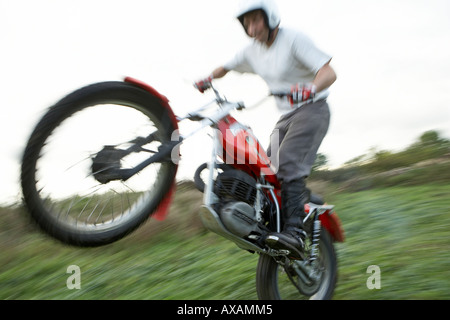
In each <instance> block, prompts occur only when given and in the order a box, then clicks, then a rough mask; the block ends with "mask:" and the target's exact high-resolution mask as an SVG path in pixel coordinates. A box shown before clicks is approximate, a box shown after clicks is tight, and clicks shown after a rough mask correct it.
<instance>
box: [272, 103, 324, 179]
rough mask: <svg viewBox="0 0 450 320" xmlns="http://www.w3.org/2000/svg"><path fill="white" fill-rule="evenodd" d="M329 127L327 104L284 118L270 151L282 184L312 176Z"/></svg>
mask: <svg viewBox="0 0 450 320" xmlns="http://www.w3.org/2000/svg"><path fill="white" fill-rule="evenodd" d="M329 125H330V109H329V107H328V103H327V102H326V100H319V101H316V102H314V103H309V104H306V105H303V106H302V107H300V108H299V109H297V110H294V111H292V112H290V113H288V114H286V115H283V116H282V117H281V118H280V120H279V121H278V123H277V124H276V126H275V128H274V130H273V132H272V134H271V136H270V140H271V141H270V146H269V148H268V150H267V154H268V156H269V157H270V160H271V161H272V164H273V165H274V167H275V170H277V172H276V173H277V178H278V179H279V180H280V182H282V183H284V182H286V183H289V182H291V181H294V180H298V179H300V178H303V177H307V176H309V175H310V173H311V168H312V166H313V164H314V161H315V160H316V156H317V151H318V149H319V147H320V144H321V143H322V140H323V138H324V137H325V135H326V133H327V131H328V127H329ZM275 149H277V150H275Z"/></svg>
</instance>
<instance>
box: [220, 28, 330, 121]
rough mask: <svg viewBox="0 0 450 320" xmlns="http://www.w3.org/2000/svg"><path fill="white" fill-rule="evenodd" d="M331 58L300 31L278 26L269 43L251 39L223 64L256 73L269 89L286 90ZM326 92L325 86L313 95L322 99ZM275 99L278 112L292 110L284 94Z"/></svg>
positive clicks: (310, 78)
mask: <svg viewBox="0 0 450 320" xmlns="http://www.w3.org/2000/svg"><path fill="white" fill-rule="evenodd" d="M331 58H332V57H331V56H329V55H327V54H326V53H324V52H322V51H321V50H319V49H318V48H317V47H316V46H315V45H314V43H313V42H312V41H311V39H310V38H308V37H307V36H306V35H304V34H303V33H300V32H297V31H294V30H291V29H286V28H280V29H279V30H278V34H277V37H276V38H275V41H274V43H273V44H272V45H271V46H270V47H267V46H266V45H265V44H263V43H260V42H258V41H256V40H254V41H253V42H252V43H250V44H249V45H248V46H246V47H245V48H244V49H243V50H241V51H240V52H238V53H237V54H236V55H235V56H234V58H233V59H232V60H231V61H229V62H227V63H226V64H225V65H224V68H225V69H226V70H234V71H237V72H241V73H245V72H248V73H254V74H257V75H259V76H260V77H262V78H263V79H264V80H265V81H266V83H267V85H268V86H269V89H270V91H271V92H273V93H279V92H290V91H291V88H292V86H293V85H295V84H297V83H303V84H308V83H311V82H312V81H313V80H314V78H315V76H316V74H317V72H318V71H319V70H320V69H321V68H322V67H323V66H324V65H325V64H327V63H328V62H329V61H330V60H331ZM327 96H328V90H327V89H326V90H323V91H321V92H319V93H318V94H317V95H316V98H315V99H316V100H318V99H325V98H326V97H327ZM276 102H277V106H278V108H279V110H280V112H281V113H283V114H285V113H287V112H289V111H292V106H291V105H290V104H289V102H288V101H287V99H286V98H284V99H282V98H276Z"/></svg>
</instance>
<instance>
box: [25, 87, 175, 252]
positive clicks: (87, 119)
mask: <svg viewBox="0 0 450 320" xmlns="http://www.w3.org/2000/svg"><path fill="white" fill-rule="evenodd" d="M170 112H171V111H170V110H168V109H167V108H166V107H165V106H164V105H163V104H162V103H161V101H160V100H159V99H158V98H157V97H154V96H153V95H151V94H149V93H148V92H147V91H145V90H143V89H141V88H139V87H136V86H134V85H132V84H129V83H125V82H105V83H98V84H94V85H90V86H88V87H85V88H82V89H79V90H77V91H75V92H73V93H71V94H69V95H68V96H66V97H65V98H63V99H62V100H60V101H59V102H58V103H56V104H55V105H54V106H53V107H51V108H50V109H49V110H48V112H47V113H46V114H45V115H44V116H43V118H42V119H41V121H40V122H39V123H38V124H37V126H36V128H35V129H34V131H33V132H32V134H31V136H30V139H29V141H28V144H27V146H26V149H25V152H24V154H23V159H22V168H21V184H22V192H23V197H24V201H25V204H26V206H27V208H28V211H29V212H30V214H31V216H32V218H33V219H34V220H35V221H36V222H37V224H38V225H39V226H40V227H41V228H42V229H43V230H44V231H45V232H47V233H48V234H50V235H51V236H53V237H55V238H57V239H58V240H60V241H62V242H64V243H67V244H71V245H76V246H99V245H105V244H108V243H111V242H113V241H116V240H118V239H121V238H122V237H124V236H125V235H127V234H129V233H130V232H132V231H133V230H135V229H136V228H137V227H138V226H139V225H141V224H142V223H143V222H144V221H145V220H146V219H147V218H148V217H149V216H150V215H151V214H152V213H153V212H154V211H155V210H156V209H157V207H158V205H159V204H160V203H161V201H162V199H163V198H164V196H165V194H166V193H167V192H168V191H169V190H170V188H171V186H172V185H173V182H174V179H175V175H176V169H177V166H176V165H175V164H174V162H172V161H170V158H169V159H167V157H166V158H164V159H163V160H159V161H157V162H154V163H151V164H150V165H148V166H146V167H145V168H143V169H142V170H140V171H139V172H137V173H136V174H134V175H132V176H131V177H127V178H126V179H125V178H123V179H121V178H118V177H113V176H111V174H110V172H113V171H114V170H116V171H120V170H123V169H125V170H126V169H128V168H133V167H135V166H137V164H139V163H142V162H143V161H144V160H145V159H148V158H149V157H151V156H152V155H155V154H157V153H158V151H159V150H160V147H161V146H162V145H163V144H164V143H167V142H170V141H171V136H172V133H173V131H174V130H175V127H174V126H175V125H176V124H174V123H173V122H172V120H171V115H170ZM139 141H141V142H140V144H139V145H138V147H136V144H137V142H139ZM142 141H145V142H142ZM130 146H135V147H134V149H133V152H129V153H126V155H125V153H124V150H127V149H128V150H129V149H130Z"/></svg>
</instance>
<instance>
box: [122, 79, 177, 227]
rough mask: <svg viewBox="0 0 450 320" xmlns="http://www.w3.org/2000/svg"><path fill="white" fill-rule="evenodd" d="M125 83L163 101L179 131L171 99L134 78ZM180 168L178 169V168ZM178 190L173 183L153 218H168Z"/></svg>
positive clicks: (126, 80)
mask: <svg viewBox="0 0 450 320" xmlns="http://www.w3.org/2000/svg"><path fill="white" fill-rule="evenodd" d="M124 81H125V82H127V83H131V84H134V85H135V86H137V87H139V88H141V89H144V90H145V91H147V92H148V93H150V94H151V95H152V96H154V97H156V98H158V99H159V100H160V101H161V104H162V105H163V106H164V107H165V108H166V109H167V113H168V115H169V117H170V120H171V122H172V125H173V127H174V128H175V130H177V129H178V121H177V118H176V116H175V114H174V113H173V110H172V108H171V107H170V105H169V99H167V98H166V97H165V96H164V95H162V94H160V93H159V92H158V91H157V90H156V89H155V88H153V87H151V86H149V85H148V84H146V83H145V82H143V81H141V80H137V79H134V78H132V77H126V78H125V79H124ZM177 168H178V167H177ZM175 189H176V181H174V182H173V185H172V187H171V188H170V190H169V192H167V194H166V196H165V198H164V199H163V200H162V201H161V203H160V204H159V206H158V208H157V209H156V211H155V212H153V217H154V218H155V219H156V220H159V221H162V220H164V219H165V218H166V217H167V214H168V213H169V209H170V205H171V203H172V199H173V195H174V193H175Z"/></svg>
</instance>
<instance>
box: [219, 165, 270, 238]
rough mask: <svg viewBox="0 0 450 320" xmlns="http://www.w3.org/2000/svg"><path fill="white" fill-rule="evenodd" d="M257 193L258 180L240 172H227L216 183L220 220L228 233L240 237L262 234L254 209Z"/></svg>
mask: <svg viewBox="0 0 450 320" xmlns="http://www.w3.org/2000/svg"><path fill="white" fill-rule="evenodd" d="M256 192H257V190H256V180H255V179H254V178H252V177H251V176H250V175H248V174H246V173H245V172H243V171H240V170H226V171H224V172H223V173H221V174H220V175H219V176H218V177H217V179H216V181H215V186H214V193H215V194H216V195H217V196H218V197H219V199H220V204H221V206H220V208H219V212H220V218H221V220H222V222H223V224H224V225H225V227H226V228H227V229H228V231H230V232H231V233H233V234H235V235H237V236H239V237H242V238H244V237H247V236H249V235H250V234H252V233H261V232H260V228H259V226H258V222H257V221H256V217H255V209H254V207H253V206H254V204H255V200H256Z"/></svg>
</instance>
